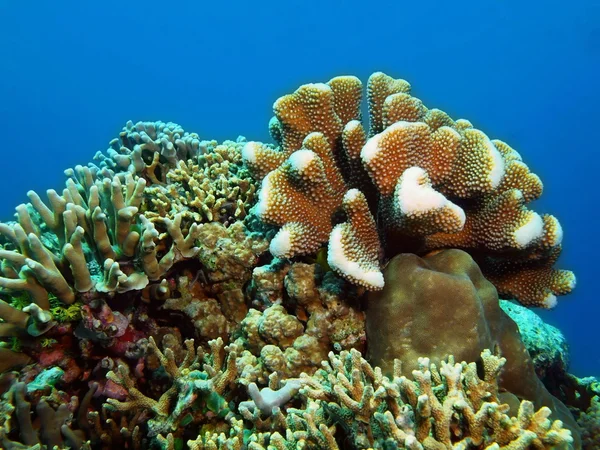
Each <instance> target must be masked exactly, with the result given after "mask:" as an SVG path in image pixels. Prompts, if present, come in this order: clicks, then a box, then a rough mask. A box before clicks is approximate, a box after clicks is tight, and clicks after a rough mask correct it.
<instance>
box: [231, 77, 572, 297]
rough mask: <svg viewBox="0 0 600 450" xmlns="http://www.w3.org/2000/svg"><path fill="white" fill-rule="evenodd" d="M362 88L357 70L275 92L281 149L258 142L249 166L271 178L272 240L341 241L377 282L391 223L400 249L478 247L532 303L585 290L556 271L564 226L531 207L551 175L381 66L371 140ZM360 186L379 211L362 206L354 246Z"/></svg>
mask: <svg viewBox="0 0 600 450" xmlns="http://www.w3.org/2000/svg"><path fill="white" fill-rule="evenodd" d="M360 93H361V84H360V81H359V80H358V79H356V78H354V77H338V78H334V79H333V80H331V81H330V82H329V83H327V84H322V83H320V84H309V85H304V86H301V87H300V88H299V89H298V90H296V92H294V93H293V94H291V95H287V96H283V97H281V98H280V99H279V100H277V101H276V102H275V105H274V111H275V119H274V120H273V121H272V123H271V124H270V126H271V128H272V129H273V130H277V132H276V133H273V134H274V135H275V137H276V138H277V140H278V142H279V143H280V149H279V151H277V150H275V149H273V148H271V147H268V146H265V145H263V144H259V143H255V142H250V143H248V144H246V146H245V147H244V150H243V151H242V156H243V158H244V160H245V162H246V164H247V166H248V168H249V169H250V170H251V172H252V173H253V174H254V176H255V177H256V178H257V179H262V187H261V190H260V192H259V203H258V205H257V208H256V213H257V215H258V216H259V217H260V218H261V219H262V220H263V221H265V222H266V223H269V224H273V225H278V226H280V227H281V229H280V231H279V233H278V234H277V236H276V237H275V239H274V240H273V241H272V243H271V252H272V253H273V254H274V255H275V256H278V257H286V258H289V257H292V256H294V255H302V254H307V253H313V252H315V251H316V250H317V249H318V248H319V247H320V246H321V245H322V244H324V243H325V242H327V241H329V254H330V260H331V261H332V262H334V264H333V265H332V267H333V268H334V269H335V270H336V271H337V272H339V273H340V274H341V275H342V276H344V277H346V278H347V279H349V280H350V281H353V282H355V283H358V284H361V285H364V286H365V287H367V288H368V289H370V290H377V289H381V287H382V286H383V280H382V279H381V274H380V273H379V262H380V254H379V251H378V249H376V247H379V246H378V245H377V246H376V245H374V242H375V241H374V237H375V236H377V235H378V233H379V234H380V235H381V236H382V237H383V238H384V239H383V241H384V248H385V251H386V253H387V254H388V255H390V256H391V255H393V254H395V253H398V252H400V251H414V252H419V253H425V252H427V251H431V250H436V249H441V248H461V249H464V250H466V251H469V252H470V253H471V254H472V255H473V256H474V257H475V258H476V259H477V261H478V262H479V263H480V265H481V267H482V269H483V270H484V272H485V273H486V275H487V276H489V277H490V278H491V279H492V281H493V282H494V283H495V284H496V286H497V288H498V289H499V290H500V292H501V293H502V294H505V295H511V296H514V297H516V298H517V299H518V300H519V301H521V302H522V303H523V304H526V305H528V306H542V307H546V308H550V307H553V306H554V305H555V304H556V296H557V295H564V294H566V293H568V292H570V291H571V290H572V289H573V287H574V286H575V277H574V275H573V274H572V273H571V272H569V271H563V270H556V269H553V265H554V263H555V262H556V259H557V258H558V255H559V254H560V244H561V241H562V229H561V227H560V224H559V223H558V221H557V220H556V218H554V217H553V216H550V215H544V216H540V215H539V214H537V213H535V212H533V211H531V210H529V209H527V207H526V204H527V203H528V202H530V201H531V200H534V199H536V198H538V197H539V196H540V195H541V192H542V183H541V181H540V179H539V178H538V177H537V176H536V175H535V174H533V173H531V172H530V171H529V169H528V167H527V166H526V165H525V164H524V163H523V161H522V160H521V157H520V155H519V154H518V153H517V152H516V151H515V150H513V149H512V148H511V147H510V146H508V145H507V144H505V143H504V142H502V141H498V140H490V139H489V138H488V137H487V136H486V135H485V134H484V133H483V132H482V131H480V130H478V129H476V128H474V127H473V126H472V124H471V123H470V122H468V121H466V120H463V119H460V120H456V121H455V120H453V119H451V118H450V117H449V116H448V115H447V114H445V113H444V112H442V111H440V110H437V109H428V108H427V107H425V106H424V105H423V104H422V102H421V101H420V100H419V99H417V98H415V97H413V96H411V95H410V85H409V84H408V83H407V82H405V81H404V80H394V79H392V78H390V77H388V76H387V75H385V74H382V73H380V72H378V73H375V74H373V75H372V76H371V77H370V78H369V83H368V85H367V97H368V104H369V117H370V132H369V137H368V138H367V135H366V133H365V131H364V128H363V127H362V125H361V123H360V122H359V119H360V107H359V105H360V99H361V95H360ZM349 188H359V189H361V191H363V193H364V195H365V198H366V199H368V200H369V207H370V210H371V211H375V212H376V215H377V221H375V220H374V219H373V218H368V219H367V218H364V217H365V214H366V213H368V212H369V208H366V207H364V208H362V211H363V213H362V215H363V219H362V220H361V222H362V223H363V224H368V226H366V225H364V226H362V232H361V233H360V234H358V233H357V232H356V231H353V232H351V230H350V227H351V226H353V225H354V222H353V220H350V221H349V222H347V224H346V228H345V236H346V241H348V242H347V245H346V246H345V247H344V248H343V249H342V248H340V247H341V246H340V244H339V243H340V232H341V230H342V228H340V226H335V223H336V221H337V220H338V215H339V212H340V211H341V210H342V209H343V208H342V207H343V204H344V202H343V198H344V195H343V193H344V192H345V191H347V190H348V189H349ZM350 192H354V191H350ZM352 196H353V197H355V198H358V197H357V195H356V194H352ZM346 209H347V208H346ZM346 214H347V215H348V216H350V215H351V214H350V213H349V212H348V211H347V210H346ZM368 215H369V216H370V214H368ZM376 224H377V225H378V226H379V230H377V229H376ZM367 229H368V230H369V231H368V233H365V230H367ZM349 236H353V237H352V238H350V237H349ZM361 241H362V243H361ZM336 260H338V261H339V260H342V261H343V262H344V264H335V261H336ZM375 273H377V276H375Z"/></svg>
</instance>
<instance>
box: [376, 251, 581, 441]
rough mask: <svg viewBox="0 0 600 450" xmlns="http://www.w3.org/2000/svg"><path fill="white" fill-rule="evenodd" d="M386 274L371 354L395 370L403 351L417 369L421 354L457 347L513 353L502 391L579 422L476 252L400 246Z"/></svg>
mask: <svg viewBox="0 0 600 450" xmlns="http://www.w3.org/2000/svg"><path fill="white" fill-rule="evenodd" d="M384 274H385V280H386V286H385V287H384V289H383V290H382V291H379V292H371V293H370V294H369V301H368V306H367V310H366V318H367V319H366V327H367V341H368V351H367V357H368V359H369V361H371V362H372V363H373V364H376V365H378V366H380V367H381V369H382V370H383V373H384V374H389V373H391V372H392V371H393V364H394V361H395V360H396V359H399V360H401V361H403V370H404V371H407V372H408V373H410V372H411V371H412V370H416V369H418V366H417V365H416V364H415V363H416V361H417V360H418V358H419V357H421V356H426V357H427V358H429V360H430V361H431V362H432V363H435V364H439V363H440V361H442V360H443V358H445V356H446V355H447V354H448V353H449V351H452V352H453V353H454V354H455V355H454V356H455V357H456V358H457V359H462V360H466V361H473V360H476V359H477V355H479V354H480V353H481V351H483V350H484V349H493V350H494V351H497V352H498V353H500V354H501V355H502V356H503V357H505V358H506V360H507V363H506V364H505V365H504V367H503V370H502V373H501V374H500V376H499V377H498V385H499V388H500V389H501V390H502V391H504V392H507V393H510V394H512V395H513V396H516V397H518V398H519V399H525V400H529V401H531V402H533V404H534V405H535V407H536V408H540V407H542V406H547V407H549V408H550V409H551V410H552V411H554V413H555V414H556V417H558V418H560V419H561V420H562V421H563V422H564V423H565V424H566V425H567V426H569V427H570V428H571V429H576V425H575V423H574V420H573V417H572V416H571V415H570V413H569V411H568V410H567V408H566V407H565V406H564V405H563V404H562V403H561V402H560V401H559V400H558V399H556V398H554V397H553V396H552V395H550V393H549V392H548V391H547V390H546V388H545V387H544V385H543V384H542V382H541V381H540V379H539V378H538V377H537V375H536V371H535V367H534V364H533V361H532V359H531V358H530V356H529V353H528V352H527V349H526V348H525V346H524V344H523V342H522V340H521V336H520V334H519V330H518V328H517V325H516V324H515V323H514V322H513V321H512V319H510V317H509V316H508V315H507V314H506V313H505V312H504V311H503V310H502V309H501V308H500V304H499V301H498V294H497V291H496V288H495V287H494V286H493V285H492V283H490V282H489V281H488V280H486V279H485V278H484V276H483V274H482V272H481V270H480V269H479V267H478V266H477V264H476V263H475V262H474V261H473V259H472V258H471V256H470V255H469V254H468V253H466V252H464V251H461V250H444V251H441V252H437V253H434V254H432V255H430V256H427V257H424V258H420V257H418V256H416V255H414V254H400V255H397V256H395V257H394V258H392V260H391V261H390V263H389V264H388V265H387V267H386V268H385V270H384Z"/></svg>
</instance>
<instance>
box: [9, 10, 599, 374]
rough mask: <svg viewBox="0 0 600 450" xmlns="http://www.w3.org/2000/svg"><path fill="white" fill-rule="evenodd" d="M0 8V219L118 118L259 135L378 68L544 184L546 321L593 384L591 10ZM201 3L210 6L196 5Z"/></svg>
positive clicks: (108, 133) (595, 118)
mask: <svg viewBox="0 0 600 450" xmlns="http://www.w3.org/2000/svg"><path fill="white" fill-rule="evenodd" d="M370 4H374V2H356V1H351V0H349V1H337V2H333V1H326V0H321V1H313V0H304V1H297V0H287V1H281V0H280V1H278V2H273V1H254V2H249V1H244V2H242V1H230V2H226V3H225V2H215V3H214V4H213V3H210V2H207V1H202V0H195V1H180V2H159V1H156V0H146V1H143V2H142V1H137V0H136V1H128V2H124V1H114V0H105V1H102V2H90V1H81V0H78V1H72V0H70V1H69V0H62V1H58V2H49V1H38V2H27V1H14V0H13V1H10V0H0V119H1V124H2V137H1V138H0V155H1V156H2V160H1V162H0V170H1V176H0V192H2V196H3V197H2V200H1V201H0V217H1V218H4V219H7V218H9V217H10V215H11V214H12V211H13V208H14V206H16V204H18V203H20V202H23V201H25V200H26V196H25V193H26V192H27V190H29V189H34V190H37V191H38V192H40V193H42V192H44V191H45V190H46V189H48V188H59V187H61V185H62V182H63V178H62V171H63V170H64V169H65V168H68V167H71V166H73V165H75V164H80V163H87V162H88V161H90V160H91V158H92V157H93V155H94V153H95V152H96V151H97V150H104V149H105V148H106V147H107V143H108V141H109V140H110V139H111V138H113V137H115V136H117V135H118V132H119V131H120V129H121V127H122V126H123V125H124V123H125V122H126V121H127V120H128V119H132V120H133V121H137V120H157V119H160V120H163V121H174V122H177V123H179V124H181V125H183V127H184V128H185V129H186V130H190V131H196V132H198V133H199V134H200V135H201V136H202V137H203V138H216V139H220V140H222V139H225V138H233V139H235V138H236V137H237V136H238V135H240V134H241V135H244V136H246V137H247V138H249V139H254V140H267V139H269V138H268V132H267V122H268V120H269V118H270V117H271V106H272V103H273V101H274V100H275V99H276V98H277V97H278V96H280V95H282V94H284V93H288V92H292V91H293V90H294V89H295V88H296V87H297V86H299V85H300V84H303V83H307V82H314V81H327V80H328V79H329V78H331V77H333V76H336V75H342V74H354V75H357V76H359V77H360V78H361V79H362V80H363V81H366V79H367V77H368V76H369V74H370V73H371V72H374V71H377V70H382V71H384V72H387V73H388V74H389V75H392V76H394V77H402V78H405V79H407V80H408V81H410V82H411V84H412V86H413V93H414V94H415V95H416V96H418V97H420V98H421V99H422V100H423V101H424V102H425V104H426V105H428V106H431V107H438V108H440V109H443V110H445V111H447V112H448V113H449V114H450V115H451V116H453V117H456V118H458V117H464V118H468V119H470V120H471V121H472V122H473V123H474V124H475V126H477V127H478V128H480V129H482V130H483V131H485V132H486V133H487V134H488V135H489V136H490V137H493V138H499V139H502V140H504V141H506V142H508V143H509V144H511V145H512V146H513V147H514V148H516V149H517V150H518V151H519V152H520V153H521V154H522V156H523V158H524V160H525V161H526V162H527V163H528V165H529V166H530V167H531V168H532V169H533V171H534V172H536V173H537V174H538V175H540V177H541V178H542V180H543V181H544V185H545V192H544V195H543V197H542V199H541V200H539V201H537V202H536V204H535V205H534V208H535V209H536V210H537V211H539V212H550V213H552V214H555V215H556V216H558V217H559V219H560V221H561V223H562V225H563V227H564V229H565V240H564V247H565V250H564V252H563V255H562V257H561V260H560V264H559V266H560V267H564V268H570V269H572V270H574V271H575V272H576V273H577V277H578V288H577V290H576V291H575V293H573V294H572V295H570V296H568V297H563V298H561V299H560V303H559V306H558V307H557V308H556V309H555V310H553V311H551V312H548V313H545V314H544V318H545V319H546V320H548V321H549V322H551V323H553V324H555V325H557V326H559V327H560V328H561V329H562V331H563V332H564V333H565V334H566V336H567V338H568V339H569V341H570V343H571V347H572V355H573V364H572V371H573V372H575V373H576V374H578V375H588V374H595V375H600V351H599V348H598V347H599V346H600V339H599V336H598V327H599V325H600V324H599V323H598V319H599V318H600V303H599V302H598V287H597V286H596V283H597V282H598V275H597V273H596V272H597V270H598V269H597V267H598V265H597V260H598V257H599V255H600V245H599V238H598V229H599V226H600V220H599V214H598V205H600V202H599V201H598V195H600V190H599V189H598V184H597V183H598V182H599V178H600V177H599V173H598V171H599V169H600V164H599V159H600V156H599V152H600V149H599V146H598V142H599V141H598V130H599V122H600V117H599V114H598V111H599V109H598V108H599V107H600V88H599V87H598V83H599V81H600V25H599V24H600V2H598V1H594V0H580V1H578V2H564V1H561V2H559V1H555V0H551V1H539V0H538V1H530V2H524V1H514V0H513V1H509V0H503V1H501V0H468V1H461V2H442V1H428V2H416V1H414V2H406V1H401V0H396V1H394V2H379V3H376V6H375V7H373V6H368V5H370ZM204 5H206V6H204Z"/></svg>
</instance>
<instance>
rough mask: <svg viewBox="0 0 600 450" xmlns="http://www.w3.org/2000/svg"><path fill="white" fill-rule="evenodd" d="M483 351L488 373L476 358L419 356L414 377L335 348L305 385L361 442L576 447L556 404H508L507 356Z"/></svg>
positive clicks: (384, 445)
mask: <svg viewBox="0 0 600 450" xmlns="http://www.w3.org/2000/svg"><path fill="white" fill-rule="evenodd" d="M481 358H482V362H483V367H484V372H483V378H480V376H479V375H478V370H477V367H476V365H475V364H474V363H470V364H467V363H465V362H463V363H462V364H458V363H455V362H454V358H452V357H450V358H449V359H448V362H446V361H442V363H441V366H440V368H439V369H438V368H437V366H435V365H433V364H431V363H430V361H429V360H428V359H427V358H421V359H420V360H419V366H418V369H417V370H414V371H413V372H412V375H413V379H414V380H410V379H408V378H407V377H405V376H402V375H401V373H400V372H401V370H400V367H401V365H400V362H399V361H397V362H396V364H395V366H394V374H393V377H392V378H388V377H386V376H383V375H382V373H381V369H380V368H378V367H372V366H371V365H370V364H369V363H368V362H367V361H366V360H365V359H364V358H362V356H361V355H360V353H359V352H357V351H355V350H351V351H347V352H346V351H344V352H342V353H341V354H339V355H335V354H333V353H331V354H330V355H329V361H328V362H325V363H324V364H323V369H322V370H320V371H319V372H317V373H316V374H315V375H314V376H313V377H308V376H303V378H302V381H303V382H304V383H305V387H303V388H301V389H300V393H301V394H302V395H303V396H306V397H307V398H310V399H312V400H314V401H316V402H317V403H318V405H319V407H320V408H323V409H324V410H325V412H326V417H327V418H328V419H329V420H330V421H332V422H333V423H335V424H336V425H339V426H340V427H341V429H342V430H344V432H343V433H344V434H345V435H346V436H347V438H348V439H350V440H351V441H352V442H353V443H354V445H355V446H356V447H358V448H389V447H390V446H392V447H393V448H407V449H419V450H422V449H424V448H425V449H438V448H439V449H442V448H467V447H470V446H482V448H483V447H485V448H491V449H494V448H501V447H500V446H502V448H511V449H522V450H525V449H529V448H540V449H543V448H547V449H568V448H571V445H572V443H573V438H572V436H571V432H570V431H569V430H567V429H565V428H564V427H563V425H562V423H561V422H560V421H551V420H549V419H548V417H549V415H550V413H551V411H550V409H548V408H545V407H544V408H542V409H540V410H538V411H535V409H534V407H533V405H532V403H531V402H528V401H523V402H521V403H520V405H519V407H518V412H517V411H511V410H510V407H509V405H507V404H503V403H502V402H501V400H500V398H499V397H498V386H497V383H498V377H499V374H500V373H501V371H502V368H503V365H504V363H505V360H504V359H503V358H498V357H496V356H494V355H492V354H491V353H490V352H489V351H484V352H482V354H481ZM508 414H516V415H514V416H512V417H511V416H509V415H508ZM329 448H337V447H329Z"/></svg>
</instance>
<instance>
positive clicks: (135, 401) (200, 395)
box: [107, 338, 237, 436]
mask: <svg viewBox="0 0 600 450" xmlns="http://www.w3.org/2000/svg"><path fill="white" fill-rule="evenodd" d="M149 342H150V347H149V348H150V350H151V351H152V352H153V353H154V354H155V355H156V356H157V357H158V359H159V361H160V364H161V367H162V368H163V369H164V371H165V372H166V374H167V375H168V376H169V377H170V378H171V381H172V385H171V387H170V388H169V389H168V390H167V391H166V392H164V393H163V394H162V395H161V396H160V398H159V399H158V400H156V399H154V398H151V397H148V396H146V395H144V394H143V393H142V392H141V391H139V390H138V389H137V388H136V386H135V382H134V380H133V379H132V378H131V375H130V374H129V368H128V367H127V366H125V365H120V366H119V367H118V368H117V371H116V372H113V371H110V372H108V374H107V378H108V379H109V380H111V381H113V382H114V383H116V384H118V385H120V386H122V387H124V388H125V389H126V390H127V395H128V397H129V398H128V399H127V400H126V401H119V400H116V399H108V401H107V406H108V407H109V408H112V409H115V410H118V411H130V410H139V409H142V410H148V411H151V412H152V413H153V414H154V417H153V418H152V419H150V421H149V422H148V427H149V434H150V436H156V435H158V434H162V433H170V432H172V431H175V430H177V429H179V427H180V422H181V421H182V420H183V419H184V417H185V415H186V414H189V412H190V408H192V406H193V405H194V403H195V402H196V401H197V400H198V399H202V400H203V401H204V402H210V401H213V402H214V401H217V400H218V397H219V396H221V395H222V394H223V393H224V392H225V390H226V389H227V388H228V387H229V385H231V384H232V383H233V382H234V380H235V377H236V375H237V369H236V365H235V359H236V354H235V352H233V351H230V349H229V348H228V347H225V346H224V345H223V340H222V339H220V338H219V339H215V340H212V341H209V346H210V349H211V354H210V359H208V358H206V360H205V358H204V357H205V354H204V351H203V350H202V348H201V347H198V349H195V348H194V341H193V340H191V339H188V340H186V341H185V342H184V344H185V348H186V353H185V357H184V359H183V360H182V361H181V362H180V363H177V362H176V359H175V354H174V352H173V350H172V349H170V348H167V349H166V350H165V351H164V352H163V351H161V350H160V349H159V348H158V346H157V345H156V342H154V339H152V338H150V341H149ZM173 399H176V402H175V404H174V405H172V400H173Z"/></svg>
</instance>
